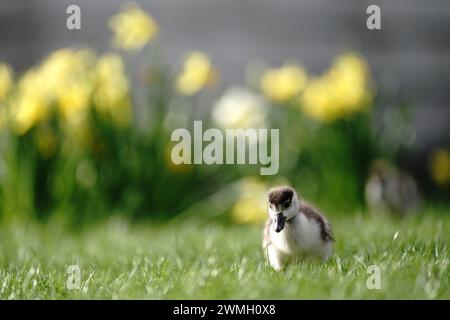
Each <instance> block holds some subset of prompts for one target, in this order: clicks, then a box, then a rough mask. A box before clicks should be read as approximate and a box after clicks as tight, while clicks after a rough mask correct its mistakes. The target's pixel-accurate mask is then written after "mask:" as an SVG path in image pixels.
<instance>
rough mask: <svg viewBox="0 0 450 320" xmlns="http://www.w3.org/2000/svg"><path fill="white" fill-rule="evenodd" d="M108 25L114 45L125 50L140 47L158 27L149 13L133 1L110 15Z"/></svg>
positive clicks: (155, 33) (150, 37) (154, 33)
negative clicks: (113, 14)
mask: <svg viewBox="0 0 450 320" xmlns="http://www.w3.org/2000/svg"><path fill="white" fill-rule="evenodd" d="M109 27H110V28H111V29H112V30H113V32H114V45H115V46H117V47H118V48H122V49H126V50H139V49H142V47H144V46H145V45H146V44H147V43H148V42H149V41H151V40H152V39H153V38H154V37H155V36H156V35H157V34H158V29H159V28H158V25H157V23H156V22H155V21H154V20H153V18H152V17H151V15H149V14H148V13H146V12H145V11H143V10H142V9H141V8H140V7H139V6H138V5H137V4H135V3H127V4H126V5H125V6H124V7H123V9H122V11H121V12H119V13H118V14H117V15H115V16H113V17H111V19H110V20H109Z"/></svg>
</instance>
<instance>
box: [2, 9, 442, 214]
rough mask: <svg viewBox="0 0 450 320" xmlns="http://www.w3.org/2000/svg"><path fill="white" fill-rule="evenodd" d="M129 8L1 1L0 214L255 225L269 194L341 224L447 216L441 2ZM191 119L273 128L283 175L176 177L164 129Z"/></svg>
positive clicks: (231, 172) (191, 172)
mask: <svg viewBox="0 0 450 320" xmlns="http://www.w3.org/2000/svg"><path fill="white" fill-rule="evenodd" d="M134 3H135V4H129V3H128V5H127V4H126V3H125V2H124V1H116V0H95V1H94V0H83V1H77V0H72V1H66V0H61V1H59V0H58V1H56V0H35V1H26V0H3V1H2V2H1V3H0V39H1V41H0V61H1V62H3V64H2V68H1V69H0V130H1V135H2V136H1V145H0V147H1V158H0V179H1V180H0V188H1V189H0V196H1V203H0V210H1V214H2V216H3V217H4V218H5V217H11V216H16V215H25V216H28V215H32V216H36V217H39V218H44V219H45V218H46V217H49V216H51V215H54V214H55V215H57V214H61V215H64V216H66V215H67V216H68V217H70V218H71V219H73V221H74V222H77V223H78V222H82V221H86V220H90V219H93V218H94V217H103V216H107V215H110V214H112V213H114V214H115V213H117V214H123V215H127V216H130V217H131V218H133V219H134V218H144V217H152V218H162V219H166V218H168V217H174V216H179V215H185V214H186V215H188V214H192V213H203V212H204V214H205V215H210V216H216V215H219V216H221V215H222V213H229V214H230V217H231V218H232V219H233V220H234V221H235V222H242V223H247V222H249V223H251V222H259V221H261V220H262V219H264V217H265V210H264V195H265V193H266V191H267V189H268V188H269V187H270V186H273V185H275V184H279V183H288V184H291V185H293V186H294V187H296V188H297V189H298V190H299V192H300V194H301V195H304V196H305V197H306V198H308V199H311V200H313V201H315V202H317V203H319V204H320V205H321V206H322V207H323V208H325V210H333V211H337V212H342V213H347V212H354V211H355V210H364V211H365V210H369V211H374V212H377V213H378V212H385V211H387V212H390V213H393V214H397V215H406V214H409V213H413V212H418V211H420V208H421V207H423V206H424V205H429V204H430V203H439V204H442V203H444V205H447V204H448V200H449V197H448V196H449V184H450V153H449V142H450V129H449V126H448V120H449V119H450V106H449V101H450V94H449V90H448V86H449V83H450V63H449V58H448V57H449V54H450V24H449V18H450V3H449V2H448V1H446V0H436V1H433V2H431V3H427V2H423V1H419V0H408V1H407V0H399V1H395V2H392V1H387V0H386V1H358V0H345V1H339V5H337V3H336V2H335V1H331V0H307V1H293V0H279V1H267V0H263V1H256V0H243V1H242V0H240V1H238V0H211V1H207V0H185V1H181V0H153V1H137V2H134ZM72 4H75V5H78V6H80V8H81V30H68V29H67V28H66V19H67V17H68V14H66V8H67V7H68V6H69V5H72ZM370 4H377V5H379V6H380V8H381V27H382V29H381V30H368V29H367V28H366V19H367V17H368V14H366V8H367V7H368V6H369V5H370ZM118 12H119V14H118ZM194 119H199V120H203V121H204V122H205V123H207V124H208V126H210V127H219V128H222V129H224V128H233V127H236V128H247V127H255V128H260V127H267V128H280V148H281V150H280V172H279V174H278V175H277V176H273V177H260V176H258V172H259V167H258V166H255V167H252V166H244V167H240V166H231V167H230V166H186V165H181V166H176V165H174V164H173V163H171V162H170V150H171V146H172V144H171V142H170V133H171V132H172V130H173V129H174V128H178V127H186V128H192V121H193V120H194ZM204 126H205V124H204ZM174 199H177V201H174Z"/></svg>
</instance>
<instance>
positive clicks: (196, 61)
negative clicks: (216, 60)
mask: <svg viewBox="0 0 450 320" xmlns="http://www.w3.org/2000/svg"><path fill="white" fill-rule="evenodd" d="M216 78H217V72H216V71H215V69H214V68H213V67H212V66H211V62H210V60H209V58H208V57H207V56H206V55H205V54H203V53H201V52H197V51H195V52H191V53H190V54H189V55H188V56H187V57H186V59H185V61H184V65H183V70H182V72H181V73H180V74H179V75H178V77H177V80H176V87H177V89H178V91H179V92H180V93H181V94H184V95H193V94H195V93H197V92H199V91H200V90H201V89H203V88H204V87H205V86H206V85H211V84H213V83H214V82H215V80H216Z"/></svg>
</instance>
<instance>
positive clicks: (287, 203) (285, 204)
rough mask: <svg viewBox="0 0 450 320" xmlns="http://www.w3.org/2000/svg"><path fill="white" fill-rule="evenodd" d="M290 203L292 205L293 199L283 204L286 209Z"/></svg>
mask: <svg viewBox="0 0 450 320" xmlns="http://www.w3.org/2000/svg"><path fill="white" fill-rule="evenodd" d="M290 205H291V201H290V200H289V201H286V202H285V203H284V204H283V207H284V208H285V209H286V208H288V207H289V206H290Z"/></svg>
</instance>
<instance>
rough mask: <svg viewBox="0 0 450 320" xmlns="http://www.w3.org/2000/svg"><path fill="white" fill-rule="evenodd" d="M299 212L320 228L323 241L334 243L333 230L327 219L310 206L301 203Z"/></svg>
mask: <svg viewBox="0 0 450 320" xmlns="http://www.w3.org/2000/svg"><path fill="white" fill-rule="evenodd" d="M300 211H301V212H302V213H303V214H304V215H305V216H306V217H307V218H308V219H312V220H314V221H316V223H317V224H318V225H319V228H320V236H321V238H322V240H324V241H335V240H334V235H333V230H332V229H331V225H330V224H329V222H328V221H327V219H326V218H325V217H324V216H323V215H322V214H321V213H320V211H319V210H317V209H316V208H315V207H313V206H312V205H311V204H309V203H306V202H302V203H301V204H300Z"/></svg>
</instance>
